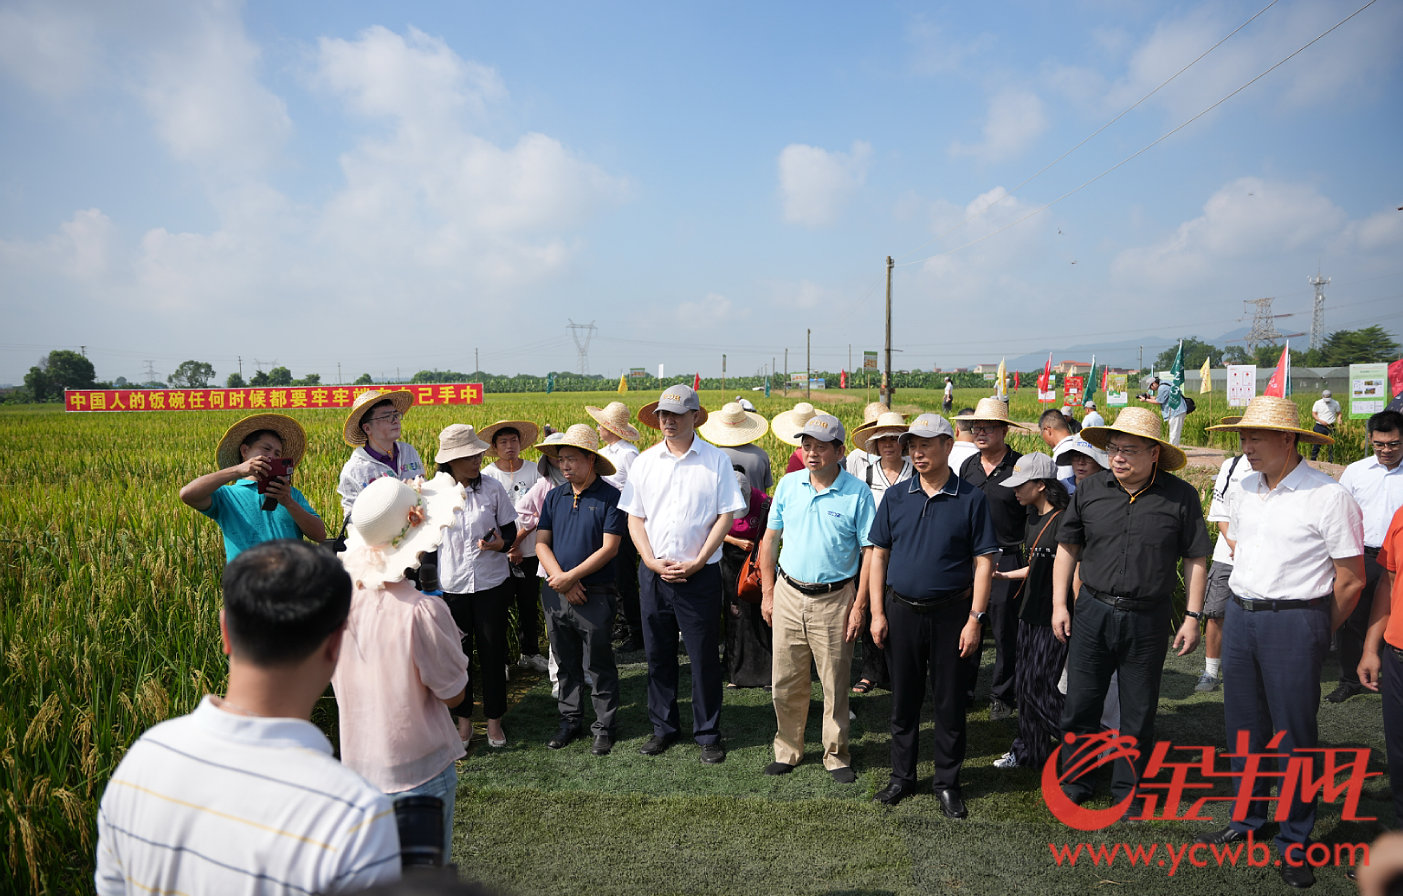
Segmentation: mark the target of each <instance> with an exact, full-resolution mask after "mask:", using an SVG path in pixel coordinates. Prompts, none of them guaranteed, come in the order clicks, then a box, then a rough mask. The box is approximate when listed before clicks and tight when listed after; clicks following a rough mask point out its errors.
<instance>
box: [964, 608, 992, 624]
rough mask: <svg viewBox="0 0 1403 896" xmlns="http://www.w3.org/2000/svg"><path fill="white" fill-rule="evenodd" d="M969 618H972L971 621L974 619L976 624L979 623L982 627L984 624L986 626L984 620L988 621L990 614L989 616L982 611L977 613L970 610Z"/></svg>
mask: <svg viewBox="0 0 1403 896" xmlns="http://www.w3.org/2000/svg"><path fill="white" fill-rule="evenodd" d="M969 618H970V619H973V620H974V621H975V622H977V623H979V624H980V625H983V624H984V620H986V619H988V618H989V614H988V613H984V612H982V611H981V612H978V613H976V612H975V611H974V610H970V611H969Z"/></svg>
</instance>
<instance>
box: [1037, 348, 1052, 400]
mask: <svg viewBox="0 0 1403 896" xmlns="http://www.w3.org/2000/svg"><path fill="white" fill-rule="evenodd" d="M1050 382H1052V355H1048V356H1047V361H1046V362H1045V363H1044V364H1043V373H1042V376H1040V377H1038V391H1039V392H1047V391H1049V390H1048V383H1050Z"/></svg>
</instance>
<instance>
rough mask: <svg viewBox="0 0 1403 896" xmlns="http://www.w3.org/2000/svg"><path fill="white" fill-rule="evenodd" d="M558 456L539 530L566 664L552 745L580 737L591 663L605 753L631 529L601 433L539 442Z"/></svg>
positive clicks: (553, 631) (575, 429) (610, 735)
mask: <svg viewBox="0 0 1403 896" xmlns="http://www.w3.org/2000/svg"><path fill="white" fill-rule="evenodd" d="M536 448H537V449H539V450H540V451H541V453H542V454H548V455H550V456H551V457H554V458H555V460H556V463H557V464H558V465H559V467H560V472H561V473H562V474H563V475H564V476H565V484H564V485H561V486H557V487H556V488H553V489H551V490H550V491H549V492H547V493H546V498H545V503H543V504H542V505H541V521H540V525H539V526H538V527H537V529H536V531H537V532H538V533H540V534H539V535H537V537H536V556H537V557H539V558H540V560H541V566H542V567H543V568H544V569H545V571H546V587H545V588H544V589H542V590H541V605H542V607H543V608H544V609H545V613H546V634H547V636H548V637H549V638H550V646H551V650H552V651H554V652H555V659H556V662H558V663H559V664H560V669H559V680H560V697H559V698H558V704H557V705H558V706H559V708H560V730H559V731H557V732H556V733H555V736H554V737H552V738H551V739H550V740H549V741H547V742H546V746H548V747H550V748H551V749H552V750H559V749H560V748H561V747H564V746H566V745H567V744H569V743H570V742H571V741H573V740H575V739H576V738H577V737H579V736H580V727H581V723H582V720H583V711H582V710H583V707H582V706H581V702H582V701H581V700H580V688H581V687H582V686H583V685H584V672H585V668H586V667H588V669H589V674H590V675H591V677H593V679H594V684H593V686H592V687H591V699H592V701H593V703H594V716H595V720H594V725H593V726H592V728H591V730H592V731H593V733H594V744H593V745H592V747H591V749H590V752H592V753H594V755H596V756H605V755H607V754H608V753H609V751H610V750H612V749H613V747H614V716H615V714H616V713H617V712H618V709H619V672H618V668H617V667H616V666H615V665H614V648H613V646H612V644H611V643H610V638H611V637H612V634H613V630H614V613H615V611H616V610H617V607H618V599H619V591H618V588H617V586H616V585H615V570H614V555H615V554H617V553H618V551H619V542H620V541H621V539H622V538H623V535H624V533H625V532H627V531H628V517H627V516H626V515H625V514H624V513H623V512H621V511H620V510H619V490H618V489H616V488H614V487H613V486H612V485H610V484H609V483H607V482H605V481H604V480H603V479H601V478H599V477H600V476H612V475H613V473H614V465H613V463H611V462H610V461H609V459H608V458H607V457H603V456H601V455H600V453H599V435H598V434H597V433H596V432H595V431H594V428H593V427H591V426H585V425H584V424H576V425H575V426H572V427H570V429H569V430H568V431H567V432H566V433H565V438H564V439H563V440H561V441H559V442H543V443H542V444H540V445H537V446H536Z"/></svg>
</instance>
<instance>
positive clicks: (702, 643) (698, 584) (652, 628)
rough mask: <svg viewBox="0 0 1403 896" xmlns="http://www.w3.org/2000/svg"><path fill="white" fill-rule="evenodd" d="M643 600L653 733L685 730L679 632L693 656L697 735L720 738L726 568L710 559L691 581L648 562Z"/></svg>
mask: <svg viewBox="0 0 1403 896" xmlns="http://www.w3.org/2000/svg"><path fill="white" fill-rule="evenodd" d="M638 592H639V603H640V605H641V608H642V611H643V652H644V653H645V654H646V655H647V657H648V718H649V719H650V720H651V721H652V723H653V733H654V734H656V735H658V736H660V737H665V736H668V735H675V734H677V733H678V732H679V731H680V730H681V721H680V717H679V715H678V711H677V679H678V668H677V636H678V634H679V633H680V634H681V635H682V641H683V643H684V644H686V645H687V656H688V658H689V659H691V661H692V737H693V738H694V739H695V740H696V742H697V743H699V744H702V745H706V744H716V743H720V742H721V690H722V682H721V655H720V647H721V605H722V603H723V600H722V596H721V569H720V564H719V563H708V564H707V565H706V566H703V567H702V569H701V572H698V573H696V574H695V575H693V576H691V577H690V578H688V579H687V581H686V582H680V583H679V582H664V581H663V580H662V577H661V576H659V575H658V574H657V573H655V572H653V571H652V570H651V569H649V568H648V567H646V566H641V565H640V566H639V567H638Z"/></svg>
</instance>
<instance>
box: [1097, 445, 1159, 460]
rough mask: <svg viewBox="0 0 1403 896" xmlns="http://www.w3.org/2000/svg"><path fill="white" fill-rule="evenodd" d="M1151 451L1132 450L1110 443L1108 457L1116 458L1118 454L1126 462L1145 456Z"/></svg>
mask: <svg viewBox="0 0 1403 896" xmlns="http://www.w3.org/2000/svg"><path fill="white" fill-rule="evenodd" d="M1150 450H1151V449H1149V448H1131V447H1128V446H1126V445H1112V444H1110V443H1109V442H1108V443H1107V444H1106V456H1107V457H1115V456H1116V455H1117V454H1119V455H1120V456H1121V457H1123V458H1125V459H1126V460H1134V459H1135V458H1137V457H1139V456H1140V455H1142V454H1144V453H1145V452H1146V451H1150Z"/></svg>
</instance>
